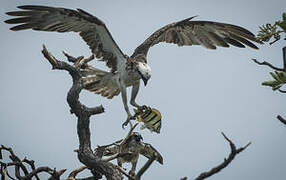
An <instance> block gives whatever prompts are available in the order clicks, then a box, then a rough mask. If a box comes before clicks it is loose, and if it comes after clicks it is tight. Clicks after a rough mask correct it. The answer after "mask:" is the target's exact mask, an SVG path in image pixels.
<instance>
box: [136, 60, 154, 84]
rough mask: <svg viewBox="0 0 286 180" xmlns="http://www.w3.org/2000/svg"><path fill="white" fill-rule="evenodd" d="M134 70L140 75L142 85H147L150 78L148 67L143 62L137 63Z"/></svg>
mask: <svg viewBox="0 0 286 180" xmlns="http://www.w3.org/2000/svg"><path fill="white" fill-rule="evenodd" d="M136 70H137V72H138V73H139V74H140V76H141V79H142V80H143V82H144V85H145V86H146V85H147V82H148V80H149V79H150V77H151V68H150V66H149V65H148V64H147V63H145V62H138V63H137V65H136Z"/></svg>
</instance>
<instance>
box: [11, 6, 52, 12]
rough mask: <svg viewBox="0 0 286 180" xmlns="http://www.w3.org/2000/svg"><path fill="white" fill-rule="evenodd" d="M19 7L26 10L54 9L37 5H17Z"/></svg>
mask: <svg viewBox="0 0 286 180" xmlns="http://www.w3.org/2000/svg"><path fill="white" fill-rule="evenodd" d="M17 8H19V9H24V10H35V11H47V10H53V9H54V8H53V7H48V6H35V5H24V6H17Z"/></svg>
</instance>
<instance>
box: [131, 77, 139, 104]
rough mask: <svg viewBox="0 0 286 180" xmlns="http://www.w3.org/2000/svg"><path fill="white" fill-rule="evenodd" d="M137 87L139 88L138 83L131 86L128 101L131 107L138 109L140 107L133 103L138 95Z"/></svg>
mask: <svg viewBox="0 0 286 180" xmlns="http://www.w3.org/2000/svg"><path fill="white" fill-rule="evenodd" d="M139 87H140V81H138V82H137V83H136V84H135V85H133V86H132V91H131V99H130V104H131V105H132V106H135V107H137V108H140V105H138V104H137V103H136V102H135V99H136V96H137V94H138V91H139Z"/></svg>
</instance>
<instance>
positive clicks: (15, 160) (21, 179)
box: [0, 145, 66, 180]
mask: <svg viewBox="0 0 286 180" xmlns="http://www.w3.org/2000/svg"><path fill="white" fill-rule="evenodd" d="M3 151H6V152H8V153H9V158H10V159H11V160H12V162H8V163H4V162H2V161H0V165H1V171H0V173H1V176H2V177H5V176H6V175H7V176H8V177H9V178H10V179H15V178H13V177H12V176H11V175H10V174H9V172H8V171H7V167H9V166H14V167H15V176H16V178H17V179H18V180H30V179H32V177H34V176H35V177H36V179H39V177H38V173H41V172H46V173H48V174H50V175H51V177H53V179H59V178H60V176H61V175H62V174H63V173H64V172H65V171H66V170H65V169H63V170H60V171H56V169H54V170H53V169H51V168H49V167H38V168H35V165H34V161H33V160H28V159H27V158H26V157H25V158H23V159H22V160H20V158H19V157H18V156H16V155H15V153H14V152H13V150H12V148H9V147H6V146H4V145H1V147H0V152H1V154H2V153H3ZM2 158H3V157H2ZM2 158H1V159H2ZM24 163H26V164H28V165H29V166H30V167H31V169H32V171H31V172H29V171H28V169H27V167H26V166H25V164H24ZM3 168H4V171H5V172H3ZM21 170H22V171H23V172H24V176H21V172H20V171H21Z"/></svg>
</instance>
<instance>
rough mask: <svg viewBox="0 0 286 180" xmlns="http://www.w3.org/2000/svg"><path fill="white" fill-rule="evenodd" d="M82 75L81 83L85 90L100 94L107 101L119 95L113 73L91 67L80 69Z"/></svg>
mask: <svg viewBox="0 0 286 180" xmlns="http://www.w3.org/2000/svg"><path fill="white" fill-rule="evenodd" d="M82 73H83V78H82V82H83V84H84V88H85V89H86V90H88V91H91V92H95V93H96V94H100V95H101V96H103V97H107V98H108V99H111V98H113V97H114V96H117V95H118V94H119V93H120V90H119V88H118V85H117V83H116V81H115V79H114V75H113V73H110V72H106V71H103V70H100V69H97V68H93V67H89V68H85V69H82Z"/></svg>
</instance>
